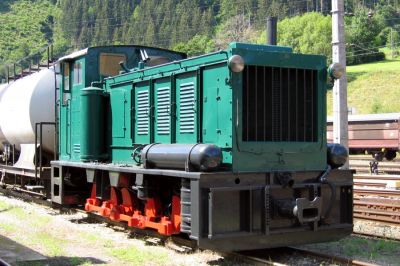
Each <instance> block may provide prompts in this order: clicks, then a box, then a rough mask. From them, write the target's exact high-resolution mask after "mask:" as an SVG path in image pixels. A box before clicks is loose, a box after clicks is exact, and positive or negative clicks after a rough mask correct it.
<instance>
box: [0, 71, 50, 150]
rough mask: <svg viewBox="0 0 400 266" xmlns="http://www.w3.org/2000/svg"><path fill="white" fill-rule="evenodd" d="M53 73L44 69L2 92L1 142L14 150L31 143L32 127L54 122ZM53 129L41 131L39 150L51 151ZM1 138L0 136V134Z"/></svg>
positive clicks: (33, 140)
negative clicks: (2, 137) (4, 141)
mask: <svg viewBox="0 0 400 266" xmlns="http://www.w3.org/2000/svg"><path fill="white" fill-rule="evenodd" d="M54 78H55V77H54V70H53V69H52V68H50V69H44V70H41V71H39V72H37V73H34V74H31V75H29V76H26V77H24V78H21V79H18V80H16V81H15V82H13V83H11V84H9V86H8V87H6V88H4V89H3V90H2V95H1V97H0V113H1V116H0V128H1V131H2V133H3V135H4V137H5V139H6V140H7V141H8V142H9V143H10V144H15V145H16V147H17V148H18V147H19V145H20V144H25V143H35V124H36V123H38V122H54V121H55V118H54V93H55V81H54ZM53 134H54V127H52V126H45V127H44V128H43V148H44V149H45V150H48V151H53V150H54V137H53ZM0 136H1V135H0Z"/></svg>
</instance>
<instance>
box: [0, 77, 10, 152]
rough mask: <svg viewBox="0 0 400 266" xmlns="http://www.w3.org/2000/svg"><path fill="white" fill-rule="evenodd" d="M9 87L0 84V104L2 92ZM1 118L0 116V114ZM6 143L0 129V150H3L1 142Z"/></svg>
mask: <svg viewBox="0 0 400 266" xmlns="http://www.w3.org/2000/svg"><path fill="white" fill-rule="evenodd" d="M8 86H9V84H0V102H1V97H2V96H3V93H4V91H5V90H6V89H7V87H8ZM0 116H1V114H0ZM5 141H7V140H6V137H5V136H4V134H3V131H2V130H1V127H0V150H3V148H4V146H3V142H5Z"/></svg>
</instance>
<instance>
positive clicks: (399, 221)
mask: <svg viewBox="0 0 400 266" xmlns="http://www.w3.org/2000/svg"><path fill="white" fill-rule="evenodd" d="M399 187H400V175H370V174H356V175H354V201H353V204H354V208H353V213H354V214H353V216H354V218H359V219H365V220H372V221H377V222H385V223H391V224H396V225H399V226H400V188H399Z"/></svg>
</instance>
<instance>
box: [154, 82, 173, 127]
mask: <svg viewBox="0 0 400 266" xmlns="http://www.w3.org/2000/svg"><path fill="white" fill-rule="evenodd" d="M157 102H158V103H157V108H158V109H157V133H158V134H160V135H169V133H170V115H169V113H170V110H169V109H170V106H171V100H170V96H169V87H163V88H159V89H158V90H157Z"/></svg>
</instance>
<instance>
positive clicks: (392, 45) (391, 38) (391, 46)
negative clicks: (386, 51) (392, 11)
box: [390, 28, 394, 59]
mask: <svg viewBox="0 0 400 266" xmlns="http://www.w3.org/2000/svg"><path fill="white" fill-rule="evenodd" d="M390 49H391V50H392V59H393V58H394V42H393V28H390Z"/></svg>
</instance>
